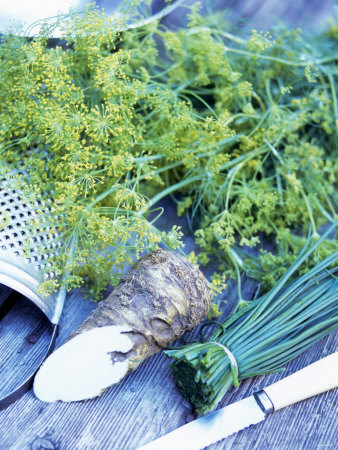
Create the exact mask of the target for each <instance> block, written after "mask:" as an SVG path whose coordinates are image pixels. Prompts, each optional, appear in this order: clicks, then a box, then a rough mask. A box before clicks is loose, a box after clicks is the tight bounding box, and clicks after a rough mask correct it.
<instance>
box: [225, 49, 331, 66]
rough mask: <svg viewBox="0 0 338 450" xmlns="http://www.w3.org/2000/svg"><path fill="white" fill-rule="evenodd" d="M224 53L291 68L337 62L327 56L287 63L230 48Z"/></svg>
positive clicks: (259, 54)
mask: <svg viewBox="0 0 338 450" xmlns="http://www.w3.org/2000/svg"><path fill="white" fill-rule="evenodd" d="M224 52H225V53H227V52H229V53H238V54H239V55H244V56H249V57H251V58H258V59H264V60H266V61H273V62H277V63H281V64H285V65H287V66H293V67H306V66H309V65H318V64H326V63H330V62H334V61H336V60H337V56H327V57H326V58H322V59H318V60H314V61H307V62H302V63H297V62H295V61H288V60H287V59H281V58H276V57H275V56H267V55H262V54H261V53H251V52H248V51H246V50H240V49H237V48H231V47H225V49H224Z"/></svg>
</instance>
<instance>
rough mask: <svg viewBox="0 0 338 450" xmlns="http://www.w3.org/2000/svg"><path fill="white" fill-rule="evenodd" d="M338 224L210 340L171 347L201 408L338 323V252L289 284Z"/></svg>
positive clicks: (185, 388) (187, 391) (181, 383)
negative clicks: (296, 272) (337, 275)
mask: <svg viewBox="0 0 338 450" xmlns="http://www.w3.org/2000/svg"><path fill="white" fill-rule="evenodd" d="M334 227H335V224H334V225H333V226H332V227H331V228H330V229H329V230H328V231H327V232H326V233H325V234H324V235H323V236H322V237H321V238H320V239H319V240H318V241H317V242H316V243H315V244H314V245H312V247H311V248H310V249H308V250H307V247H308V245H306V246H305V247H304V249H303V251H302V253H301V254H300V256H299V258H298V259H297V260H296V261H295V263H294V264H293V265H292V266H290V268H289V269H288V270H287V271H286V272H285V274H284V275H283V277H282V278H281V279H280V280H279V281H278V283H277V284H276V285H275V286H274V287H273V289H272V290H271V291H270V292H269V293H267V294H266V295H264V296H262V297H260V298H258V299H256V300H254V301H253V302H251V304H250V305H249V306H248V307H246V308H245V309H243V310H241V311H239V312H238V313H237V314H236V315H234V316H233V317H231V318H230V319H229V320H228V321H226V322H225V323H224V324H220V327H219V329H218V330H217V331H216V332H215V333H214V334H213V335H212V336H211V337H210V338H209V341H208V342H197V343H191V344H188V345H185V346H183V347H177V348H173V349H167V350H166V351H165V354H166V355H167V356H169V357H172V358H174V362H173V363H172V364H171V370H172V373H173V375H174V377H175V379H176V383H177V385H178V387H179V389H180V390H181V392H182V394H183V396H184V397H185V398H186V399H187V400H188V401H189V402H190V403H191V404H192V405H193V407H194V409H195V411H196V412H197V413H198V414H205V413H207V412H209V411H210V410H212V409H213V408H215V407H216V406H217V404H218V402H219V401H220V400H221V398H222V397H223V396H224V394H225V393H226V392H227V391H228V389H229V388H230V386H231V384H234V385H235V386H238V384H239V381H240V380H243V379H245V378H249V377H253V376H256V375H263V374H270V373H273V372H279V371H282V370H284V365H285V364H286V363H287V362H288V361H290V360H292V359H294V358H295V357H296V356H298V355H299V354H300V353H302V352H304V351H305V350H306V349H308V348H309V347H310V346H311V345H313V344H314V343H315V342H317V341H318V340H319V339H321V338H322V337H324V336H326V335H327V334H329V333H330V332H332V331H334V330H337V329H338V279H337V278H336V276H335V274H336V273H337V272H338V267H337V262H338V252H334V253H333V254H332V255H331V256H329V257H327V258H326V259H325V260H323V261H321V262H319V263H318V264H316V265H315V266H314V267H313V268H312V269H311V270H310V271H309V272H307V273H306V274H305V275H303V276H301V277H299V278H297V279H295V280H294V281H293V282H291V283H290V284H288V285H287V282H288V280H289V279H290V278H291V276H292V275H293V274H294V272H295V271H296V270H297V269H298V268H299V267H300V265H301V264H302V263H303V262H304V261H305V260H306V259H307V258H309V257H310V256H311V255H312V254H313V253H314V251H315V250H316V248H317V247H318V245H319V244H320V243H321V242H322V240H323V239H325V238H326V237H327V236H328V235H329V233H330V232H331V231H332V230H333V228H334ZM227 350H230V352H231V353H230V359H229V354H227ZM231 354H232V355H233V356H234V358H235V363H234V361H231ZM236 362H237V368H236V367H235V366H236Z"/></svg>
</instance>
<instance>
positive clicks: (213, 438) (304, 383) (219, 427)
mask: <svg viewBox="0 0 338 450" xmlns="http://www.w3.org/2000/svg"><path fill="white" fill-rule="evenodd" d="M335 387H338V352H336V353H333V354H332V355H330V356H327V357H326V358H323V359H321V360H319V361H317V362H315V363H313V364H310V365H309V366H307V367H305V368H304V369H302V370H299V371H298V372H295V373H294V374H292V375H290V376H288V377H286V378H284V379H282V380H280V381H277V382H276V383H273V384H271V385H270V386H268V387H266V388H264V390H262V391H260V392H257V393H255V394H254V395H252V396H250V397H247V398H244V399H242V400H240V401H238V402H236V403H232V404H231V405H228V406H226V407H225V408H222V409H219V410H217V411H214V412H212V413H209V414H207V415H205V416H203V417H200V418H198V419H196V420H194V421H192V422H190V423H187V424H186V425H183V426H182V427H180V428H178V429H176V430H174V431H172V432H170V433H168V434H166V435H164V436H162V437H160V438H159V439H156V440H155V441H152V442H150V443H148V444H146V445H144V446H142V447H139V450H173V449H175V450H181V449H182V450H201V449H204V448H205V447H207V446H209V445H211V444H214V443H216V442H218V441H220V440H221V439H224V438H226V437H228V436H230V435H231V434H233V433H236V432H238V431H240V430H243V429H244V428H247V427H249V426H250V425H255V424H257V423H259V422H262V421H263V420H264V419H265V418H266V416H267V415H268V414H270V413H271V412H273V411H276V410H278V409H281V408H284V407H286V406H289V405H292V404H294V403H296V402H298V401H301V400H305V399H306V398H309V397H312V396H314V395H317V394H320V393H322V392H325V391H328V390H330V389H333V388H335Z"/></svg>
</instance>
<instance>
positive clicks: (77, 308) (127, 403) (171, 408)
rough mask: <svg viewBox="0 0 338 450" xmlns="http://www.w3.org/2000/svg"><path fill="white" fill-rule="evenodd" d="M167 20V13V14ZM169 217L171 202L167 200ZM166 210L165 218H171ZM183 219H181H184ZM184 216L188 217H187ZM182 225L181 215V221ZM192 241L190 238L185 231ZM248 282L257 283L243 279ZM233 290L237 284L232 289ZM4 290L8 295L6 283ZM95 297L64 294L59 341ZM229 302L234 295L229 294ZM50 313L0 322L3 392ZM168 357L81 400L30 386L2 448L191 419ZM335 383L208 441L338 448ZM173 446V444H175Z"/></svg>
mask: <svg viewBox="0 0 338 450" xmlns="http://www.w3.org/2000/svg"><path fill="white" fill-rule="evenodd" d="M224 4H231V5H232V7H233V11H235V13H234V14H242V15H244V16H250V17H253V18H254V21H255V23H258V24H264V25H266V24H267V22H269V19H267V18H271V17H272V15H278V16H279V17H281V18H283V19H285V20H287V21H288V22H289V23H297V24H302V23H304V22H306V21H309V18H312V21H311V23H308V24H309V25H310V26H312V25H313V26H314V27H318V26H319V27H320V26H323V24H324V23H325V22H326V20H327V17H328V16H329V15H330V14H331V13H332V5H333V2H332V1H327V0H321V1H316V0H308V1H306V0H295V1H288V2H283V1H278V2H276V1H274V0H269V1H267V0H266V1H262V0H261V1H258V0H256V1H254V0H251V1H246V2H245V1H242V0H238V1H237V2H233V1H225V2H224ZM167 20H170V19H167ZM167 207H168V208H169V211H168V208H167V216H166V217H172V211H170V208H172V205H170V204H169V205H168V204H167ZM166 217H165V218H164V222H162V224H160V225H162V226H163V227H165V226H167V225H168V223H166ZM180 220H182V219H180ZM183 222H184V221H183ZM183 225H184V223H183ZM187 245H188V246H192V245H193V242H192V239H191V237H189V236H188V235H187ZM245 289H247V292H249V291H250V290H251V289H252V285H251V284H250V283H246V285H245ZM228 294H229V298H231V295H232V300H234V299H235V292H231V289H230V288H229V289H228ZM1 295H3V296H6V295H7V291H6V289H2V290H1V292H0V303H1ZM93 308H95V304H93V303H90V302H89V301H88V300H86V301H85V300H83V296H82V294H81V293H80V292H78V291H73V292H71V293H70V294H69V295H68V297H67V301H66V306H65V310H64V313H63V317H62V321H61V330H60V335H59V337H58V339H57V346H59V345H61V344H62V343H63V342H64V341H65V340H66V338H67V336H69V334H70V333H71V332H72V331H73V330H74V329H75V328H76V327H77V326H78V325H79V324H80V323H81V322H82V321H83V320H84V318H85V317H87V315H88V314H89V312H90V311H91V310H92V309H93ZM229 308H231V302H229ZM46 326H47V320H46V319H45V318H44V316H43V315H42V313H41V312H40V311H39V310H38V309H37V308H36V307H35V306H34V305H33V304H32V303H31V302H30V301H28V300H27V299H24V298H22V299H20V300H19V302H18V303H17V304H16V305H15V306H14V308H13V309H12V310H11V311H10V312H9V313H8V314H7V315H6V316H5V318H4V319H3V320H2V321H1V322H0V356H1V359H0V374H1V382H0V395H3V394H4V393H5V392H6V391H8V389H9V388H10V386H15V385H16V384H17V383H19V381H22V380H23V379H24V377H25V376H26V375H28V374H29V372H30V370H31V369H32V367H34V365H36V364H37V363H38V361H39V358H41V355H42V354H43V351H44V349H45V346H46V342H47V337H48V332H47V330H46ZM335 350H337V334H335V335H331V336H329V337H327V338H325V339H323V340H322V341H321V342H319V343H318V344H317V345H315V346H313V347H312V348H311V349H310V350H308V351H307V352H305V353H304V354H303V355H301V356H300V357H299V358H297V359H296V360H294V361H293V362H291V363H290V364H288V366H287V368H286V371H285V373H283V374H275V375H271V376H266V377H259V378H253V379H250V380H247V381H245V382H243V383H241V385H240V387H239V388H238V389H234V388H233V389H231V390H230V392H229V393H228V394H227V395H226V396H225V398H224V399H223V401H222V403H221V405H220V406H225V405H226V404H229V403H232V402H234V401H237V400H239V399H241V398H243V397H246V396H248V395H250V394H251V393H252V392H253V391H254V390H258V389H261V388H263V387H264V386H266V385H268V384H270V383H272V382H274V381H276V380H278V379H281V378H282V377H284V376H287V375H289V374H291V373H292V372H294V371H296V370H299V369H300V368H302V367H304V366H306V365H308V364H310V363H311V362H313V361H316V360H317V359H320V358H321V357H324V356H326V355H328V354H330V353H332V352H334V351H335ZM168 364H169V361H168V360H167V359H166V358H165V357H164V355H163V354H158V355H156V356H154V357H152V358H150V359H149V360H148V361H146V362H145V363H144V364H143V365H142V366H141V367H139V368H138V369H137V370H136V371H135V372H134V373H132V374H131V375H129V376H128V377H127V378H126V379H125V380H124V381H123V382H122V383H121V384H119V385H117V386H114V387H112V388H111V389H109V390H108V391H106V392H105V393H104V394H103V396H102V397H100V398H97V399H94V400H90V401H85V402H78V403H69V404H67V403H52V404H48V403H43V402H41V401H39V400H38V399H37V398H36V397H35V396H34V394H33V392H32V391H30V392H28V393H27V394H25V395H24V397H23V398H21V399H20V400H19V401H17V402H16V403H15V404H13V405H11V406H10V407H9V408H8V409H6V410H4V411H0V450H7V449H17V450H25V449H27V450H28V449H32V450H39V449H41V450H42V449H44V450H50V449H59V450H89V449H90V450H94V449H97V450H102V449H103V450H104V449H119V450H120V449H121V450H128V449H135V448H137V447H138V446H140V445H142V444H145V443H147V442H149V441H151V440H153V439H155V438H157V437H159V436H161V435H163V434H165V433H167V432H169V431H171V430H173V429H175V428H177V427H179V426H181V425H183V424H184V423H186V422H187V421H190V420H192V419H193V416H192V412H191V407H190V405H189V404H188V403H187V402H186V401H185V400H184V399H183V398H182V397H181V395H180V393H179V392H178V390H177V388H176V386H175V383H174V380H173V378H172V377H171V374H170V371H169V368H168ZM337 400H338V399H337V390H334V391H330V392H328V393H325V394H322V395H319V396H317V397H315V398H312V399H309V400H307V401H304V402H302V403H300V404H297V405H294V406H292V407H289V408H286V409H285V410H282V411H278V412H276V413H274V414H273V415H271V416H270V417H268V418H267V420H266V421H265V422H263V423H261V424H259V425H257V426H255V427H251V428H248V429H246V430H243V431H241V432H239V433H237V434H236V435H233V436H231V437H229V438H227V439H226V440H224V441H222V442H220V443H218V444H216V445H213V446H211V447H210V449H212V450H213V449H233V450H242V449H243V450H254V449H257V450H258V449H259V450H262V449H273V450H277V449H281V450H282V449H285V450H300V449H304V450H314V449H322V448H328V449H330V448H332V449H334V448H336V447H337V442H338V435H337V429H338V427H337V415H336V409H337ZM173 450H174V449H173Z"/></svg>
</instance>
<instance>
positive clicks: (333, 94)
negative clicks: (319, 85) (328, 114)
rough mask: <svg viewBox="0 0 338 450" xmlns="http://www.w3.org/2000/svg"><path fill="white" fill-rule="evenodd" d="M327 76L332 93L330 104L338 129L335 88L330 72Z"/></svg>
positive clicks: (337, 107)
mask: <svg viewBox="0 0 338 450" xmlns="http://www.w3.org/2000/svg"><path fill="white" fill-rule="evenodd" d="M327 77H328V79H329V83H330V88H331V93H332V105H333V113H334V117H335V125H336V128H337V131H338V106H337V94H336V88H335V85H334V80H333V76H332V74H331V73H328V74H327Z"/></svg>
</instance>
